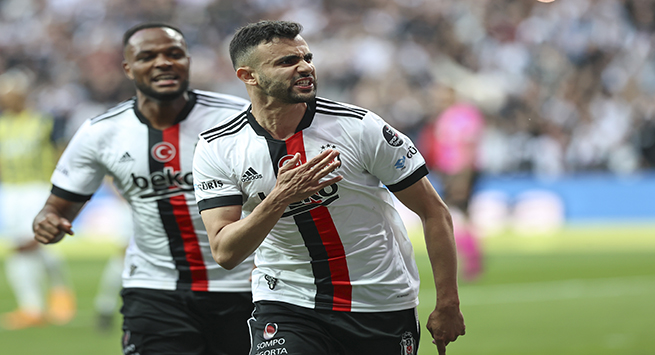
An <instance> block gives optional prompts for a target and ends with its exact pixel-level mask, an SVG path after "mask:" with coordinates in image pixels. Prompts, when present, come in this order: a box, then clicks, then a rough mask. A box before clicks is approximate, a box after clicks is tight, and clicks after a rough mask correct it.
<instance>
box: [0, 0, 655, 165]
mask: <svg viewBox="0 0 655 355" xmlns="http://www.w3.org/2000/svg"><path fill="white" fill-rule="evenodd" d="M126 4H127V1H125V0H102V1H93V2H89V1H81V0H5V1H3V2H1V3H0V72H3V71H6V70H9V69H10V68H12V67H15V66H17V65H23V66H26V67H28V68H29V69H30V70H32V71H33V72H34V73H35V78H36V79H37V80H36V83H35V85H34V94H35V97H37V98H38V105H39V108H40V109H41V110H43V111H45V112H49V113H50V114H51V115H53V116H55V117H64V118H67V119H68V121H67V122H70V123H71V125H72V126H73V128H72V129H66V131H75V128H76V126H77V124H78V123H76V122H75V120H76V117H81V116H84V117H86V116H85V115H84V114H80V112H84V111H89V110H91V109H94V108H97V107H106V105H107V103H110V102H116V101H120V100H123V99H127V98H128V97H129V96H131V91H130V90H131V87H130V86H129V83H128V82H127V81H126V80H125V79H124V76H123V75H121V74H120V73H119V72H118V71H117V68H119V66H118V65H117V64H118V62H119V61H120V60H121V59H120V43H118V42H117V40H116V39H117V38H120V33H122V32H123V31H124V29H125V28H128V27H129V26H130V25H132V24H134V23H136V22H140V21H147V20H160V21H166V22H169V23H173V24H178V25H179V26H180V27H181V28H182V30H184V31H185V32H186V33H188V34H189V36H188V37H189V46H190V51H191V53H192V54H193V56H194V58H195V59H194V61H195V64H194V69H192V73H191V75H192V79H193V80H194V82H195V83H196V85H198V86H199V89H208V90H218V91H222V92H226V93H232V94H236V95H241V96H245V92H243V88H242V86H241V85H239V83H238V82H237V80H236V79H235V77H234V74H233V72H232V71H231V70H229V66H228V65H225V64H226V63H229V60H228V58H227V49H226V46H227V43H228V41H229V38H228V36H229V34H230V33H232V32H233V31H234V29H235V28H237V27H238V26H240V25H242V24H244V23H246V22H247V21H256V20H259V19H263V18H267V19H286V20H294V21H299V22H301V23H302V24H303V25H304V26H305V28H306V32H307V33H306V36H308V39H309V40H311V41H312V43H315V45H314V50H315V51H316V53H315V54H316V56H315V58H316V61H317V62H320V63H318V64H319V65H321V66H322V67H325V68H327V69H326V70H325V71H324V72H325V74H324V75H323V76H322V77H321V91H322V92H324V94H325V95H326V96H331V97H335V98H336V99H341V100H342V101H348V102H352V103H354V104H358V105H362V106H365V107H372V108H374V109H375V111H376V112H379V113H380V114H381V115H383V116H384V117H389V120H390V121H391V122H390V123H392V124H393V125H394V126H396V127H398V128H399V129H400V130H402V131H404V132H406V133H407V134H408V135H410V136H413V137H416V136H417V135H418V134H419V132H420V131H421V129H422V127H423V125H425V124H426V123H428V122H429V121H430V118H431V116H432V114H433V113H434V112H437V111H435V108H434V102H433V94H432V93H433V92H434V91H435V90H437V89H438V88H439V87H440V86H441V85H447V86H451V87H453V88H455V89H456V90H457V91H458V92H460V93H462V94H463V95H464V98H466V99H467V100H468V101H470V102H473V103H474V104H476V106H477V107H479V108H480V109H481V110H482V111H483V113H484V115H485V116H486V117H488V127H489V129H491V130H492V133H491V134H490V135H489V134H485V139H484V140H483V143H482V144H483V146H486V145H487V144H491V145H492V146H491V147H489V148H490V149H493V150H494V151H496V152H500V151H506V152H515V151H516V149H527V152H526V153H525V154H513V155H512V157H509V158H508V157H503V156H500V155H498V154H485V156H484V157H483V159H487V161H483V162H481V169H482V172H483V173H513V172H517V171H522V172H525V173H533V174H539V175H544V176H557V175H559V174H562V173H565V172H578V171H598V170H600V171H613V172H617V173H624V174H625V173H632V172H634V171H636V170H638V169H643V168H648V167H652V165H648V164H647V163H648V159H647V156H648V154H647V153H644V148H643V146H642V145H641V144H644V143H643V142H644V141H648V137H646V138H644V137H642V138H639V139H637V138H635V136H636V135H637V133H638V132H640V131H639V130H638V129H637V128H638V127H648V125H649V123H648V122H650V120H651V119H650V116H648V115H643V114H642V112H638V111H636V110H633V109H631V107H632V106H633V105H635V104H636V103H637V102H640V101H644V100H647V99H648V98H650V97H652V95H653V94H655V51H654V50H653V40H654V38H655V36H653V30H654V29H655V3H654V2H652V1H650V0H597V1H592V0H565V1H564V0H556V1H553V2H551V3H541V2H537V1H523V0H485V1H478V0H460V1H453V0H449V1H429V0H362V1H357V2H352V1H342V0H339V1H324V0H301V1H294V2H291V1H287V0H276V1H261V0H248V1H236V0H221V1H216V0H152V1H145V2H140V3H136V4H130V6H126ZM361 63H365V65H362V64H361ZM225 68H227V69H225ZM508 113H509V114H511V115H513V117H510V118H508V117H506V116H505V115H506V114H508ZM526 121H527V122H526ZM494 137H495V138H494ZM500 137H503V139H497V138H500ZM487 138H492V139H487ZM644 139H645V140H644ZM646 150H647V149H646ZM530 151H532V152H533V153H530ZM535 151H538V152H540V154H534V152H535ZM644 154H646V155H644Z"/></svg>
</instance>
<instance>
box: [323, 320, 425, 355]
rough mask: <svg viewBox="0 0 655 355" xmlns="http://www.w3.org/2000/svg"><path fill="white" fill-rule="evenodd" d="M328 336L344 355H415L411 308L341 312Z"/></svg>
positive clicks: (415, 334) (416, 330) (416, 339)
mask: <svg viewBox="0 0 655 355" xmlns="http://www.w3.org/2000/svg"><path fill="white" fill-rule="evenodd" d="M332 325H333V328H332V329H331V330H330V331H331V333H332V335H333V336H334V337H335V338H336V339H338V340H339V343H340V344H341V347H342V348H343V349H344V354H346V355H358V354H376V355H398V354H401V355H416V354H417V353H418V345H419V340H420V330H419V329H420V328H419V324H418V318H417V314H416V310H415V309H408V310H403V311H395V312H379V313H342V314H338V315H336V316H335V319H334V321H333V322H332Z"/></svg>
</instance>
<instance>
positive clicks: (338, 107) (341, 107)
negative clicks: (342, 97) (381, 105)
mask: <svg viewBox="0 0 655 355" xmlns="http://www.w3.org/2000/svg"><path fill="white" fill-rule="evenodd" d="M316 106H317V107H320V108H322V109H326V110H334V111H337V112H344V111H351V112H356V113H358V114H360V115H361V116H362V117H364V116H365V115H366V113H367V112H368V110H366V109H363V108H360V107H356V106H348V105H345V104H342V103H339V102H336V101H332V100H327V99H323V98H320V97H317V98H316Z"/></svg>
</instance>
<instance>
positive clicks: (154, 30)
mask: <svg viewBox="0 0 655 355" xmlns="http://www.w3.org/2000/svg"><path fill="white" fill-rule="evenodd" d="M123 45H124V52H123V54H124V61H123V69H124V71H125V74H126V75H127V77H128V78H129V79H130V80H132V81H133V82H134V85H135V87H136V97H134V98H132V99H130V100H127V101H124V102H122V103H120V104H118V105H117V106H115V107H114V108H111V109H109V110H108V111H107V112H106V113H104V114H102V115H100V116H97V117H94V118H91V119H89V120H87V121H85V122H84V124H83V125H82V126H81V127H80V129H79V130H78V131H77V133H76V134H75V136H74V137H73V139H71V141H70V143H69V144H68V147H67V148H66V150H65V151H64V153H63V154H62V157H61V159H60V160H59V163H58V164H57V168H56V169H55V172H54V174H53V176H52V179H51V181H52V184H53V187H52V192H51V195H50V197H49V198H48V200H47V201H46V204H45V206H44V207H43V209H42V210H41V212H39V214H38V215H37V216H36V218H35V219H34V231H35V238H36V239H37V240H38V241H39V242H41V243H44V244H50V243H56V242H58V241H60V240H61V239H62V238H63V237H64V235H65V234H72V233H73V231H72V230H71V222H72V221H73V219H74V218H75V217H76V216H77V214H78V213H79V212H80V209H81V208H82V206H83V205H84V203H85V202H86V201H88V200H89V199H90V198H91V196H92V195H93V194H94V193H95V192H96V191H97V190H98V188H99V187H100V186H101V184H102V182H103V180H104V178H105V176H106V175H110V176H112V177H113V182H114V185H115V186H116V189H117V190H118V191H119V192H120V194H121V195H122V196H123V197H124V198H125V199H126V200H127V202H128V203H129V204H130V206H131V207H132V219H133V225H134V233H133V236H132V238H131V239H130V244H129V246H128V248H127V252H126V255H125V263H124V270H123V290H122V291H121V295H122V297H123V307H122V308H121V312H122V314H123V337H122V346H123V353H124V354H125V355H136V354H144V355H145V354H177V355H184V354H187V355H196V354H202V355H209V354H221V355H224V354H225V355H238V354H245V353H247V352H248V349H249V344H250V341H249V335H248V329H247V324H246V322H247V319H248V318H249V317H250V314H251V312H252V309H253V304H252V296H251V293H250V282H249V278H250V272H251V271H252V268H253V261H252V257H249V258H246V259H245V260H246V261H245V262H244V263H242V264H240V265H238V266H236V267H235V268H234V269H232V270H226V269H223V268H222V267H220V266H219V265H217V264H216V262H214V260H213V258H212V255H211V251H210V249H209V243H208V240H207V233H206V231H205V229H204V226H203V224H202V221H201V219H200V214H199V213H198V208H197V205H196V203H195V199H194V194H193V179H192V173H191V165H192V157H193V151H194V149H195V145H196V143H197V141H198V134H199V133H200V132H201V131H203V130H205V129H207V128H209V127H211V126H213V125H216V124H218V123H219V122H222V121H224V120H225V119H226V118H228V117H230V116H232V115H234V114H236V113H238V112H239V111H241V110H243V109H245V108H246V107H247V106H248V101H247V100H245V99H242V98H238V97H235V96H230V95H223V94H218V93H213V92H207V91H199V90H190V89H189V88H188V87H189V68H190V57H189V53H188V47H187V43H186V40H185V38H184V36H183V35H182V32H181V31H180V30H179V29H177V28H175V27H173V26H170V25H167V24H161V23H146V24H141V25H137V26H135V27H132V28H130V29H129V30H127V32H125V34H124V37H123ZM216 184H217V185H218V184H219V182H216Z"/></svg>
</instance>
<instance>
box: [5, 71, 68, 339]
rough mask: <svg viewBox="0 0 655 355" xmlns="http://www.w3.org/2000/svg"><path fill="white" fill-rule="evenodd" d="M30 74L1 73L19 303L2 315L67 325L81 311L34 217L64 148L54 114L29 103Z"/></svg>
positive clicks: (9, 268) (9, 260) (19, 323)
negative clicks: (37, 235) (38, 237)
mask: <svg viewBox="0 0 655 355" xmlns="http://www.w3.org/2000/svg"><path fill="white" fill-rule="evenodd" d="M29 74H30V73H29V72H27V71H25V70H17V69H11V70H9V71H7V72H5V73H4V74H2V75H0V225H1V229H0V235H1V236H2V237H3V238H4V239H6V241H7V242H8V245H9V246H10V248H11V252H10V254H9V255H7V257H6V258H5V271H6V273H7V280H8V283H9V285H10V286H11V288H12V290H13V292H14V296H15V297H16V303H17V305H18V308H17V309H16V310H15V311H12V312H9V313H5V314H2V315H0V326H1V327H2V328H5V329H22V328H28V327H33V326H41V325H45V324H48V323H53V324H65V323H68V322H69V321H70V320H71V319H72V318H73V317H74V315H75V311H76V304H75V297H74V294H73V292H72V290H71V287H70V286H69V279H68V275H67V270H66V266H65V264H64V261H63V260H62V259H61V258H60V257H59V256H58V255H56V254H53V253H52V252H51V251H47V250H45V248H43V247H42V246H40V244H39V243H38V242H36V241H35V240H34V234H33V232H32V218H33V217H34V215H35V214H36V213H37V212H38V211H39V210H40V208H41V206H42V205H43V203H44V201H45V200H46V199H47V198H48V195H49V189H50V184H49V178H50V175H51V174H52V171H53V169H54V165H55V163H56V161H57V157H58V149H57V146H56V145H55V144H54V142H53V140H52V132H53V125H54V120H53V118H52V117H50V116H48V115H45V114H43V113H41V112H38V111H37V110H34V109H32V108H30V107H29V104H28V96H29V88H30V84H31V77H30V75H29ZM46 280H47V282H46ZM43 285H47V288H48V289H47V290H44V289H43V288H44V286H43Z"/></svg>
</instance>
